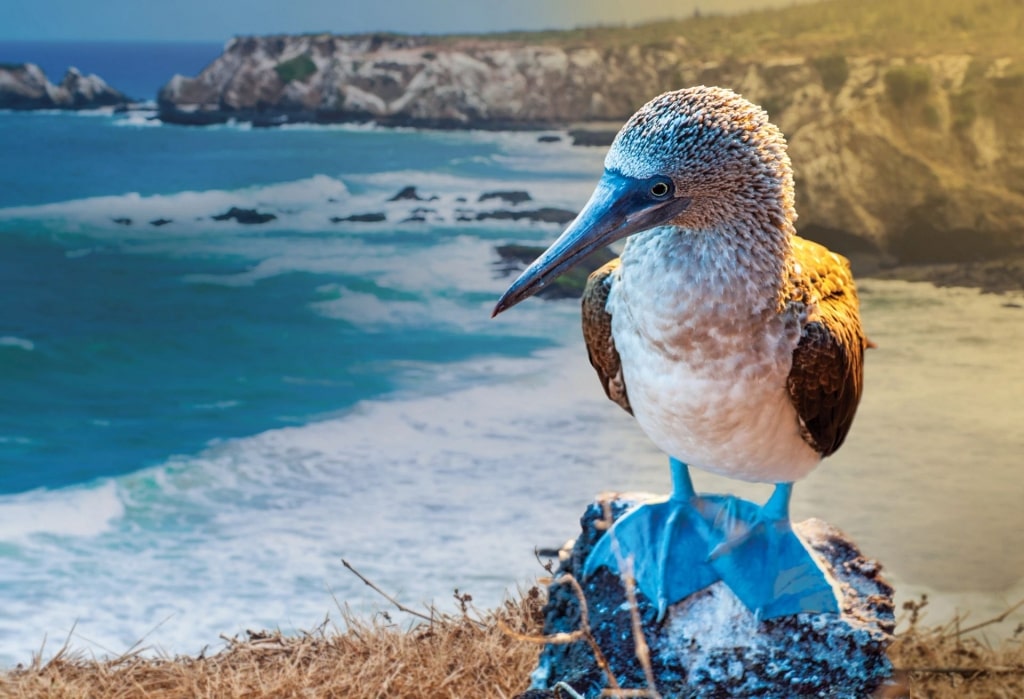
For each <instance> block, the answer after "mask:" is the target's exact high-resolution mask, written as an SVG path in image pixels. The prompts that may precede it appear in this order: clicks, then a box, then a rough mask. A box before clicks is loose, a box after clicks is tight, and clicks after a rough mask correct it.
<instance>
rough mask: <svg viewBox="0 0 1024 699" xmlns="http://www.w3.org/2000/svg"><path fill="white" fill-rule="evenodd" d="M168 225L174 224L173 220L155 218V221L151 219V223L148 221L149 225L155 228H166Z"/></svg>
mask: <svg viewBox="0 0 1024 699" xmlns="http://www.w3.org/2000/svg"><path fill="white" fill-rule="evenodd" d="M168 223H174V221H173V219H169V218H156V219H153V220H152V221H150V222H149V225H151V226H156V227H157V228H159V227H160V226H166V225H167V224H168Z"/></svg>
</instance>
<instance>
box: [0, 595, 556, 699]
mask: <svg viewBox="0 0 1024 699" xmlns="http://www.w3.org/2000/svg"><path fill="white" fill-rule="evenodd" d="M460 601H461V602H462V604H463V610H462V612H461V613H460V614H456V615H450V614H441V613H438V612H437V611H436V610H430V612H429V613H428V614H425V615H423V616H427V617H428V618H429V617H432V619H431V620H430V621H423V620H421V622H420V623H418V624H416V625H415V626H413V627H411V628H410V627H409V626H408V625H405V626H403V625H399V624H397V623H395V621H394V620H393V619H392V618H391V616H390V615H388V614H387V613H386V612H385V613H381V614H378V615H377V616H376V617H375V618H374V619H372V620H365V619H359V618H356V617H355V616H354V615H353V614H352V613H351V612H350V611H349V610H348V609H347V608H342V610H341V617H342V618H341V624H340V628H338V627H335V626H334V625H333V624H328V623H326V622H325V624H324V625H323V626H322V627H321V628H319V629H317V630H316V631H314V632H311V633H306V634H304V635H302V636H299V637H293V636H284V635H282V634H281V633H280V632H264V633H256V632H249V634H248V637H247V638H244V639H231V640H229V641H228V646H227V648H226V649H224V650H223V651H221V652H219V653H217V654H216V655H212V656H209V657H203V656H200V657H197V658H191V657H176V658H148V657H143V656H142V655H141V654H139V653H137V652H136V653H132V654H129V655H125V656H122V657H119V658H115V659H113V660H106V661H94V660H91V659H88V658H86V657H84V656H83V655H81V654H76V653H72V652H68V651H67V650H66V649H65V650H62V651H61V652H60V653H58V654H57V656H56V657H54V658H53V659H52V660H50V661H48V662H45V663H44V662H41V661H40V660H39V659H38V658H36V659H35V660H34V661H33V662H32V663H31V664H30V665H29V666H28V667H25V668H18V669H16V670H13V671H11V672H9V673H7V674H6V675H0V696H2V697H11V698H15V697H17V698H24V699H28V698H29V697H31V698H33V699H34V698H38V697H47V698H50V697H59V698H62V699H80V698H81V699H85V698H87V697H89V698H93V697H105V698H106V697H109V698H117V699H129V698H131V699H136V698H137V699H143V698H145V699H178V698H180V699H194V698H199V697H209V698H210V699H214V698H216V699H228V698H233V697H238V698H242V697H245V698H247V699H248V698H258V697H268V698H269V697H275V698H278V697H281V698H287V697H303V698H313V697H316V698H318V699H319V698H321V697H324V698H332V697H337V698H338V699H362V698H364V697H366V698H370V697H374V698H378V697H379V698H383V697H387V698H388V699H413V698H416V699H425V698H428V697H429V698H431V699H432V698H434V697H436V698H438V699H447V698H450V699H469V698H471V697H487V698H488V699H491V698H494V699H500V698H506V699H507V698H510V697H514V696H516V695H517V694H519V693H520V692H522V691H524V690H525V689H526V685H527V684H528V681H529V673H530V671H531V670H532V669H533V667H534V665H535V664H536V662H537V654H538V652H539V646H537V645H534V644H530V643H524V642H522V641H520V640H516V639H515V638H514V637H513V635H510V634H509V633H507V632H506V631H504V630H502V627H504V628H508V629H512V630H514V631H517V632H520V633H526V632H531V631H533V630H535V629H537V628H539V627H540V625H541V618H540V610H541V606H542V604H543V596H542V594H541V592H540V591H539V590H538V589H537V588H533V589H531V590H529V591H528V592H526V593H525V594H523V595H522V596H521V597H520V599H518V600H516V601H515V602H511V601H510V602H507V603H506V604H505V605H504V606H502V607H501V608H500V609H498V610H493V611H487V612H482V613H481V612H477V611H475V610H473V609H472V608H471V607H470V606H469V602H470V600H469V599H468V598H467V597H466V596H462V597H460Z"/></svg>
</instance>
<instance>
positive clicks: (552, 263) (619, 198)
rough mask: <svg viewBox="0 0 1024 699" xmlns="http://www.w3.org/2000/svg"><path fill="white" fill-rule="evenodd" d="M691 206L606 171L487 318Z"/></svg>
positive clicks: (645, 183)
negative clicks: (587, 259)
mask: <svg viewBox="0 0 1024 699" xmlns="http://www.w3.org/2000/svg"><path fill="white" fill-rule="evenodd" d="M689 204H690V200H689V199H683V198H669V199H667V200H664V201H662V200H655V199H652V198H651V196H650V194H649V183H648V182H647V181H645V180H638V179H635V178H632V177H625V176H623V175H621V174H619V173H617V172H615V171H611V170H605V173H604V175H603V176H602V177H601V181H600V182H598V184H597V188H596V189H595V190H594V193H593V194H592V195H591V196H590V201H588V202H587V204H586V206H584V207H583V210H582V211H581V212H580V213H579V215H578V216H576V219H575V220H574V221H573V222H572V223H570V224H569V227H568V228H566V229H565V232H564V233H562V235H560V236H559V237H558V239H557V240H556V241H555V242H554V243H552V244H551V247H549V248H548V249H547V250H545V251H544V253H542V254H541V256H540V257H538V258H537V259H536V260H534V261H533V264H531V265H530V266H529V267H527V268H526V269H525V270H524V271H523V273H522V274H520V275H519V278H518V279H516V280H515V281H514V282H512V285H511V286H510V287H509V288H508V290H507V291H505V293H504V294H502V296H501V298H500V299H499V300H498V303H497V305H496V306H495V307H494V312H493V313H491V317H492V318H493V317H494V316H496V315H498V314H499V313H501V312H502V311H505V310H508V309H509V308H511V307H512V306H515V305H516V304H517V303H519V302H520V301H524V300H525V299H528V298H529V297H531V296H533V295H534V294H536V293H537V292H538V291H540V290H541V289H543V288H544V287H546V286H547V285H548V284H550V283H551V282H553V281H554V280H555V279H556V278H557V277H558V276H559V275H561V274H563V273H564V272H567V271H569V270H570V269H572V268H573V267H574V266H576V265H577V264H578V263H579V262H580V261H581V260H582V259H583V258H584V257H586V256H587V255H589V254H590V253H592V252H594V251H595V250H597V249H599V248H603V247H605V246H606V245H610V244H611V243H613V242H615V241H616V240H621V239H622V238H625V237H626V236H628V235H631V234H633V233H638V232H640V231H644V230H648V229H650V228H654V227H656V226H660V225H663V224H665V223H668V222H669V221H671V220H672V219H673V218H675V217H676V216H678V215H679V214H680V213H682V212H683V211H684V210H685V209H686V207H687V206H689Z"/></svg>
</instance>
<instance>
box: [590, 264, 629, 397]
mask: <svg viewBox="0 0 1024 699" xmlns="http://www.w3.org/2000/svg"><path fill="white" fill-rule="evenodd" d="M618 267H619V258H615V259H614V260H612V261H611V262H609V263H608V264H606V265H604V266H603V267H601V268H599V269H597V270H595V271H594V272H593V273H592V274H591V275H590V276H589V277H588V278H587V286H586V288H585V289H584V290H583V314H582V315H583V340H584V342H586V345H587V354H588V355H590V364H591V366H593V367H594V369H596V370H597V376H598V378H599V379H600V380H601V386H602V387H604V392H605V394H606V395H607V396H608V397H609V398H610V399H611V400H613V401H614V402H615V403H618V404H619V406H621V407H622V409H623V410H625V411H626V412H628V413H629V414H630V415H632V414H633V408H631V407H630V405H629V397H628V396H627V395H626V383H625V382H624V381H623V379H622V362H621V361H620V360H619V353H618V351H616V349H615V341H614V340H613V339H612V316H611V314H610V313H609V312H608V311H607V310H605V304H606V303H607V301H608V294H609V292H610V291H611V282H612V273H613V272H615V270H616V269H618Z"/></svg>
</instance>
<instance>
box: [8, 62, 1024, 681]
mask: <svg viewBox="0 0 1024 699" xmlns="http://www.w3.org/2000/svg"><path fill="white" fill-rule="evenodd" d="M150 80H151V81H153V82H156V80H155V78H154V76H150ZM150 116H151V115H150V114H148V113H146V112H134V113H127V114H119V115H111V114H91V115H73V114H12V113H0V152H2V153H3V154H4V158H3V160H2V161H0V664H2V665H5V666H9V665H13V664H15V663H17V662H24V661H26V660H28V658H29V657H30V656H31V653H33V652H35V651H37V650H38V649H39V648H40V646H41V644H42V643H43V638H44V636H45V637H47V638H48V639H50V642H49V643H48V644H47V645H46V646H45V648H44V656H48V655H52V654H53V653H54V652H56V650H57V649H58V648H59V647H60V644H61V643H62V642H63V639H64V638H65V637H67V636H68V634H69V633H71V630H72V628H74V632H73V633H72V635H71V638H70V642H71V645H72V647H73V648H76V649H83V650H85V651H87V652H91V653H95V654H97V655H103V654H117V653H120V652H122V651H125V650H127V649H129V648H131V647H132V646H133V645H134V644H135V643H136V642H137V641H139V639H144V641H143V645H144V646H148V647H150V648H155V649H160V650H163V651H165V652H169V653H171V654H174V653H196V652H198V651H199V650H200V649H202V648H203V647H204V646H207V645H213V646H214V647H217V643H218V638H219V636H220V635H221V634H227V635H229V636H230V635H232V634H235V633H240V632H242V631H243V630H244V629H246V628H281V629H282V630H284V631H285V632H294V631H297V630H301V629H309V628H313V627H315V626H317V625H318V624H319V623H320V622H321V621H322V620H323V618H324V616H325V615H332V614H335V610H336V607H335V599H338V600H341V601H343V602H347V603H350V604H352V605H353V606H354V608H356V609H358V610H360V611H366V612H372V611H374V610H377V609H380V608H382V607H383V606H386V605H385V604H383V603H382V601H381V600H380V599H379V598H377V597H376V596H375V595H374V594H373V593H372V592H370V591H368V589H367V588H366V587H365V586H364V585H363V584H362V583H361V582H360V581H358V580H357V579H355V578H354V577H353V576H352V575H351V574H349V573H348V572H347V571H345V569H344V567H343V566H342V565H341V558H342V557H345V558H346V559H347V560H349V561H351V562H352V563H353V564H354V565H356V566H357V567H358V568H359V569H360V570H361V571H362V572H364V573H365V574H367V575H368V576H369V577H370V578H371V579H372V580H374V581H375V582H377V583H378V584H380V585H381V586H382V587H383V588H384V589H386V590H387V591H389V592H391V593H393V594H396V595H398V596H399V597H400V598H401V599H402V600H403V601H405V602H407V603H410V604H413V605H415V604H417V603H419V602H424V601H435V602H438V603H439V604H441V605H442V606H444V604H445V601H446V600H447V599H449V598H450V595H451V591H452V589H453V588H455V587H458V588H459V589H460V590H464V591H469V592H471V593H472V594H473V595H474V598H475V599H476V601H477V603H478V604H479V605H481V606H484V607H486V606H492V605H494V604H497V603H498V602H499V601H500V599H501V597H502V595H503V594H505V593H506V591H507V590H509V589H510V588H514V586H515V585H516V584H517V583H520V582H527V581H529V580H531V579H533V578H535V577H536V576H537V575H543V574H545V572H544V571H543V569H541V568H540V567H539V566H538V565H537V564H536V562H535V560H534V557H533V554H532V551H533V547H534V546H538V545H540V546H552V545H558V544H560V543H561V542H562V541H564V540H565V539H566V538H568V537H570V536H572V535H573V534H574V529H575V526H576V525H575V523H576V521H577V519H578V516H579V514H580V513H581V512H582V510H583V508H584V507H585V506H586V504H587V503H588V502H589V500H590V499H591V498H592V496H593V495H594V494H595V493H597V492H600V491H602V490H606V489H619V490H648V491H654V492H664V491H665V490H666V489H667V487H668V473H667V468H666V467H665V466H666V465H665V461H664V457H663V456H662V455H660V454H658V453H657V452H656V451H655V450H654V449H653V448H652V447H651V446H650V444H649V443H648V442H647V441H646V439H645V438H644V437H643V435H642V434H640V432H639V430H638V429H637V428H636V426H635V424H634V423H633V421H632V420H631V419H630V418H629V416H628V415H626V414H625V413H624V412H622V411H621V410H619V409H618V408H617V406H615V405H613V404H611V403H610V402H609V401H607V400H606V399H605V397H604V395H603V393H602V391H601V388H600V386H599V384H598V382H597V381H596V380H595V379H594V377H593V374H592V371H591V369H590V367H589V365H588V364H587V362H586V359H585V350H584V349H583V347H582V344H581V341H580V337H579V330H578V323H579V315H578V309H577V306H576V304H575V303H572V302H556V303H551V302H547V303H546V302H541V301H535V300H531V301H529V302H527V303H524V304H522V306H519V307H517V308H516V309H515V310H514V312H511V313H508V314H504V315H502V316H501V317H499V318H498V319H495V320H491V319H490V317H489V316H490V310H491V308H492V307H493V303H494V301H495V299H496V298H497V296H498V295H499V294H500V293H501V291H502V290H503V289H504V287H505V285H506V284H507V281H508V280H507V279H504V278H501V277H500V276H499V275H498V274H497V273H496V272H495V269H494V266H493V265H494V262H495V260H496V255H495V252H494V246H495V245H496V244H499V243H506V242H526V243H537V244H541V243H546V242H549V241H550V240H552V239H553V238H554V237H555V236H556V235H557V234H558V233H559V229H558V227H557V226H551V225H539V224H532V223H529V222H525V221H524V222H520V223H512V224H508V223H501V224H495V223H494V222H493V221H475V220H473V221H463V220H460V219H465V218H469V219H474V218H475V215H476V213H479V212H482V211H487V210H490V209H492V208H495V207H496V206H498V205H496V204H494V203H493V202H480V201H479V199H480V198H481V195H483V194H484V193H487V192H491V191H495V190H524V191H528V192H529V193H530V194H531V195H532V197H533V201H531V202H527V203H525V204H519V205H518V206H520V207H521V208H529V207H534V206H536V207H541V206H555V207H562V208H567V209H575V208H577V207H579V206H580V205H581V203H582V202H583V201H585V200H586V197H587V196H588V194H589V191H590V189H591V187H592V185H593V183H594V181H596V179H597V177H598V175H599V173H600V171H601V163H602V159H603V153H602V152H600V150H599V149H581V148H573V147H571V146H569V145H568V143H567V142H566V141H565V140H563V141H561V142H559V143H548V144H540V143H538V142H537V134H498V133H472V132H469V133H438V132H418V131H411V130H408V131H407V130H380V129H373V128H363V127H360V128H356V127H351V128H347V127H331V128H323V127H321V128H317V127H296V128H289V129H280V130H253V129H249V128H247V126H246V125H244V124H242V125H234V126H226V127H219V128H210V129H189V128H180V127H165V126H161V125H159V124H158V123H156V122H154V121H152V120H150V118H149V117H150ZM408 185H413V186H416V187H417V189H418V191H419V192H420V194H421V195H422V196H423V197H424V198H425V199H428V200H425V201H394V202H392V201H388V200H389V199H390V198H392V196H393V195H394V194H395V193H397V192H398V191H399V190H401V189H402V188H404V187H406V186H408ZM231 207H242V208H248V209H254V210H257V211H259V212H261V213H269V214H273V215H274V216H276V219H275V220H273V221H270V222H268V223H264V224H259V225H244V224H241V223H238V222H236V221H216V220H214V219H213V217H214V216H216V215H219V214H223V213H225V212H227V211H228V210H229V209H230V208H231ZM365 213H381V214H383V215H384V216H385V220H384V221H382V222H378V223H353V222H335V223H332V222H331V219H332V218H344V217H347V216H350V215H353V214H365ZM418 219H423V220H418ZM160 220H163V221H167V223H164V224H163V225H160V226H156V225H153V224H152V223H151V222H153V221H160ZM129 221H130V222H129ZM861 286H862V299H863V305H864V319H865V324H866V326H867V328H868V331H869V333H870V334H871V335H872V337H873V339H874V340H875V341H876V342H878V344H879V348H878V349H877V350H872V352H871V353H870V354H869V357H868V371H867V377H866V392H865V399H864V403H863V404H862V407H861V410H860V413H859V415H858V419H857V422H856V423H855V425H854V428H853V431H852V432H851V435H850V437H849V439H848V441H847V444H846V445H845V446H844V447H843V449H842V450H841V451H840V452H839V454H837V455H836V456H835V457H833V458H830V459H829V460H827V461H826V462H825V463H824V464H823V465H822V467H821V468H819V469H818V470H817V471H816V472H815V473H814V474H812V475H811V476H810V477H809V478H808V479H807V480H806V481H805V482H801V483H800V484H799V485H798V486H797V488H796V491H795V496H794V512H795V514H796V516H797V517H798V518H803V517H809V516H820V517H824V518H827V519H828V520H829V521H831V522H833V523H835V524H837V525H838V526H840V527H842V528H844V529H846V530H847V531H849V532H850V533H851V534H852V535H854V537H855V538H856V539H857V541H858V542H860V543H861V545H862V546H863V548H864V550H865V552H866V553H867V554H868V555H871V556H877V557H878V558H880V559H881V560H882V562H883V564H884V565H885V566H886V569H887V570H888V571H889V574H890V575H891V577H892V579H893V580H894V581H895V582H897V584H898V589H899V591H900V594H901V595H902V596H904V597H907V596H912V595H915V594H917V593H920V592H928V593H929V594H931V598H932V600H933V602H932V605H933V608H935V609H936V612H935V614H936V618H935V620H936V621H941V620H944V618H945V617H944V616H943V614H944V613H945V612H951V611H952V610H953V609H954V608H956V607H959V608H960V609H971V610H974V612H975V614H976V616H975V617H973V618H975V619H977V618H980V615H983V614H986V613H989V612H998V611H1001V609H1002V606H1003V605H1004V604H1005V603H1007V602H1011V601H1016V599H1018V598H1020V597H1024V550H1020V549H1019V547H1016V548H1015V547H1012V546H1009V545H1008V544H1007V543H1006V542H1007V541H1008V540H1010V539H1009V538H1008V537H1010V536H1011V535H1012V534H1013V533H1015V532H1019V531H1021V530H1024V510H1022V509H1021V508H1020V507H1019V503H1020V502H1021V500H1022V499H1024V482H1022V481H1021V479H1020V478H1019V461H1020V456H1021V454H1022V453H1024V412H1022V410H1024V406H1022V403H1021V400H1020V397H1021V395H1024V364H1022V363H1021V362H1020V361H1019V353H1020V347H1021V346H1024V310H1021V309H1020V308H1019V307H1016V306H1015V305H1014V303H1017V304H1019V302H1020V301H1021V298H1020V297H1019V296H1015V297H1000V296H985V295H980V294H978V293H977V292H974V291H970V290H959V289H935V288H932V287H931V286H928V285H922V284H907V283H900V282H878V281H874V280H865V281H863V282H862V285H861ZM696 481H697V486H698V488H700V489H705V490H711V491H716V492H721V491H730V492H738V493H740V494H742V495H745V496H749V497H763V496H764V495H765V493H764V492H763V491H762V490H761V489H758V488H757V487H756V486H747V485H745V484H738V483H736V482H730V481H725V480H723V479H715V478H712V477H709V476H707V475H706V474H696Z"/></svg>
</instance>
